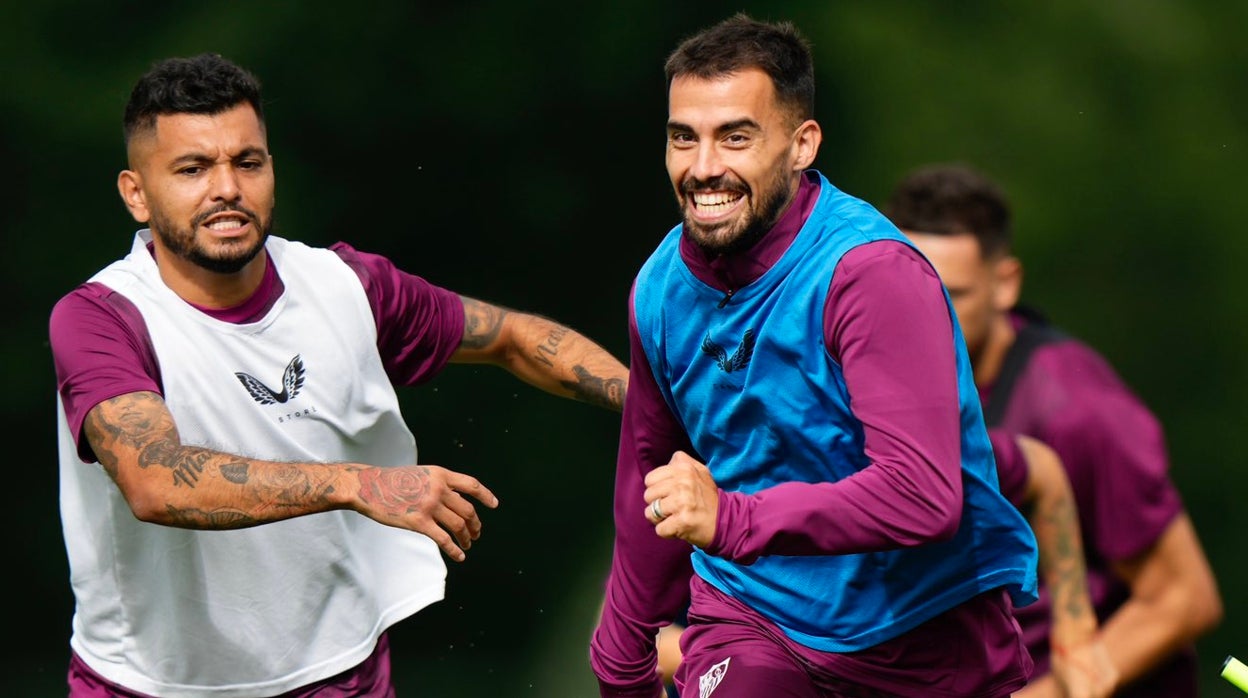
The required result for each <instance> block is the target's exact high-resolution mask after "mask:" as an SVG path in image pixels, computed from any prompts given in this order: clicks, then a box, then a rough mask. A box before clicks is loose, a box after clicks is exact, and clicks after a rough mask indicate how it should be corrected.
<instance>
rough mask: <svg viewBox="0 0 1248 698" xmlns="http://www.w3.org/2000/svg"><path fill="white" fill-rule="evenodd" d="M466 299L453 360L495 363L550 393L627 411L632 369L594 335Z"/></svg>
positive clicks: (529, 315) (540, 318)
mask: <svg viewBox="0 0 1248 698" xmlns="http://www.w3.org/2000/svg"><path fill="white" fill-rule="evenodd" d="M461 298H462V300H463V302H464V338H463V342H462V343H461V344H460V346H459V348H458V349H456V350H455V353H454V354H452V355H451V362H453V363H490V364H494V365H496V366H500V367H502V368H505V369H507V370H508V371H510V372H511V373H513V374H514V375H515V376H516V377H518V378H520V379H521V380H523V381H524V382H526V383H529V384H530V385H533V386H536V387H538V388H541V389H542V390H545V391H546V392H548V393H552V394H554V395H559V396H561V397H568V398H573V399H576V400H580V401H582V402H588V403H591V404H595V405H598V406H600V407H607V408H609V409H613V410H615V411H617V412H619V411H621V410H623V409H624V394H625V391H626V389H627V387H628V369H627V368H626V367H625V366H624V364H622V363H620V361H619V360H618V359H616V358H615V357H614V356H612V355H611V354H610V353H609V352H607V351H606V350H605V349H603V348H602V347H601V346H599V345H598V344H596V343H594V342H593V341H592V340H590V339H589V338H588V337H586V336H584V335H582V334H580V333H579V332H577V331H575V330H573V329H570V328H568V327H566V326H564V325H561V324H559V323H557V322H554V321H553V320H548V319H546V318H544V317H540V316H537V315H532V314H529V313H522V312H518V311H515V310H510V309H508V308H504V307H502V306H497V305H492V304H490V303H486V302H483V301H479V300H476V299H473V298H468V297H466V296H465V297H461Z"/></svg>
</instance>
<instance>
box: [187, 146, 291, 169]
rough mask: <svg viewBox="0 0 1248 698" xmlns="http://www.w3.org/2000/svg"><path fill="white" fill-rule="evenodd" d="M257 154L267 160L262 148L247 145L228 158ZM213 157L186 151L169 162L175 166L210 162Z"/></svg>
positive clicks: (238, 158)
mask: <svg viewBox="0 0 1248 698" xmlns="http://www.w3.org/2000/svg"><path fill="white" fill-rule="evenodd" d="M257 156H258V157H260V158H262V159H266V160H267V159H268V152H267V151H266V150H265V149H264V148H261V147H259V146H249V147H246V148H243V149H242V150H240V151H238V153H237V154H235V155H231V156H230V160H241V159H243V158H248V157H257ZM214 159H215V158H213V157H212V156H210V155H208V154H207V153H187V154H186V155H180V156H178V157H176V158H174V159H173V161H172V162H171V163H169V164H170V165H172V166H174V167H176V166H178V165H183V164H188V163H204V162H212V161H213V160H214Z"/></svg>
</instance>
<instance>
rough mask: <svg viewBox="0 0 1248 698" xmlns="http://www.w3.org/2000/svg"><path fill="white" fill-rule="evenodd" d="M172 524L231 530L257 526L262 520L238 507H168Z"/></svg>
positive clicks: (182, 526) (185, 526)
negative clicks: (248, 514) (206, 509)
mask: <svg viewBox="0 0 1248 698" xmlns="http://www.w3.org/2000/svg"><path fill="white" fill-rule="evenodd" d="M166 512H167V513H168V514H169V523H170V525H171V526H178V527H180V528H207V529H213V530H230V529H236V528H247V527H248V526H255V525H256V524H258V523H260V521H258V520H256V519H254V518H252V517H250V516H247V514H246V513H244V512H241V511H238V510H236V509H218V510H216V511H204V510H202V509H179V508H177V507H173V506H170V507H166Z"/></svg>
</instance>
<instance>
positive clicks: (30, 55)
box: [0, 0, 1248, 698]
mask: <svg viewBox="0 0 1248 698" xmlns="http://www.w3.org/2000/svg"><path fill="white" fill-rule="evenodd" d="M736 10H747V11H750V12H751V13H752V14H754V15H755V16H757V17H759V18H763V19H791V20H793V21H794V22H796V23H797V24H798V25H799V27H800V28H801V29H802V30H803V31H804V32H805V33H806V34H807V35H808V36H809V38H810V39H811V40H812V42H813V43H814V46H815V53H816V58H817V68H816V72H817V80H818V85H819V93H818V106H817V117H818V119H819V121H820V122H821V124H822V126H823V129H824V139H825V140H824V144H823V147H822V150H821V153H820V155H819V158H818V160H817V163H816V165H817V167H819V169H821V170H822V171H823V172H824V173H825V174H827V175H828V176H829V177H830V178H831V180H832V181H833V182H834V183H836V184H837V185H838V186H839V187H840V188H842V189H844V190H846V191H848V192H850V193H853V194H856V195H858V196H861V197H863V198H865V199H867V200H870V201H873V202H876V203H879V202H882V200H883V198H884V196H885V195H886V194H887V192H888V191H889V188H890V187H891V185H892V183H893V182H894V181H895V180H896V179H897V178H898V177H900V176H901V175H902V173H903V172H905V171H906V170H908V169H909V168H910V167H912V166H914V165H917V164H920V163H924V162H929V161H934V160H963V161H967V162H970V163H972V164H974V165H977V166H978V167H980V168H981V169H983V170H984V171H986V172H987V173H988V174H990V175H991V176H993V177H995V178H996V179H998V180H999V181H1000V182H1001V183H1002V184H1003V185H1004V186H1005V187H1006V189H1007V190H1008V191H1009V192H1010V193H1011V195H1012V198H1013V201H1014V206H1015V213H1016V218H1017V237H1018V251H1019V253H1020V255H1021V257H1022V258H1023V260H1024V262H1025V264H1026V267H1027V283H1026V286H1025V289H1024V298H1025V299H1026V300H1027V301H1028V302H1030V303H1033V304H1036V305H1039V306H1042V307H1043V308H1045V309H1046V310H1047V311H1048V312H1049V313H1050V314H1051V315H1052V316H1053V317H1054V318H1055V319H1056V320H1057V321H1058V322H1059V323H1060V324H1062V325H1064V326H1065V327H1066V328H1067V329H1069V330H1071V331H1073V332H1074V333H1076V334H1078V335H1081V336H1082V337H1084V338H1085V339H1087V340H1088V341H1089V342H1090V343H1091V344H1093V345H1094V346H1096V347H1098V348H1099V349H1101V350H1102V351H1103V352H1104V353H1105V355H1106V356H1107V357H1108V358H1109V359H1110V360H1111V361H1112V362H1113V363H1114V364H1115V366H1116V367H1117V368H1118V369H1119V371H1120V373H1121V374H1122V375H1123V376H1124V378H1126V380H1127V381H1128V382H1129V383H1131V384H1132V385H1133V386H1134V387H1135V388H1136V390H1137V391H1138V393H1139V394H1140V396H1141V397H1142V398H1143V399H1144V400H1145V401H1146V402H1147V403H1148V404H1149V405H1151V406H1152V407H1153V408H1154V409H1155V410H1156V412H1157V414H1158V415H1159V416H1160V417H1161V419H1162V420H1163V422H1164V423H1165V425H1166V427H1167V430H1168V432H1167V433H1168V439H1169V447H1170V450H1171V456H1172V467H1173V474H1174V478H1175V480H1176V481H1177V482H1178V485H1179V487H1180V489H1181V491H1182V493H1183V495H1184V497H1185V500H1186V502H1187V504H1188V506H1189V508H1190V509H1191V513H1192V516H1193V518H1194V520H1195V522H1196V525H1197V527H1198V529H1199V531H1200V533H1201V535H1202V537H1203V539H1204V542H1205V545H1206V548H1207V552H1208V554H1209V556H1210V558H1211V560H1212V563H1213V566H1214V569H1215V571H1216V573H1217V575H1218V579H1219V582H1220V585H1221V588H1222V592H1223V594H1224V597H1225V600H1226V607H1227V614H1226V619H1225V621H1224V623H1223V624H1222V626H1221V627H1220V628H1219V629H1218V631H1217V632H1215V633H1214V634H1213V635H1211V636H1209V637H1207V638H1205V639H1204V640H1202V642H1201V643H1200V650H1201V656H1202V664H1203V674H1202V680H1203V682H1204V688H1205V692H1204V695H1207V696H1235V695H1240V693H1239V692H1238V691H1237V690H1236V689H1235V688H1233V687H1231V686H1230V685H1229V684H1227V683H1226V682H1225V681H1223V680H1222V679H1221V678H1219V676H1218V672H1219V670H1220V666H1221V661H1222V659H1223V658H1224V657H1225V656H1226V655H1227V654H1238V655H1239V656H1241V657H1245V656H1248V628H1245V626H1244V621H1243V616H1244V613H1245V611H1246V610H1248V608H1246V607H1245V600H1246V597H1245V596H1244V595H1242V594H1241V593H1240V590H1241V588H1242V587H1243V586H1244V583H1245V581H1246V579H1245V577H1246V576H1248V566H1246V565H1245V563H1244V562H1243V559H1244V558H1243V549H1242V548H1241V547H1240V546H1241V545H1242V544H1243V543H1242V539H1243V535H1244V533H1245V532H1246V531H1248V511H1246V508H1245V507H1244V506H1243V505H1242V504H1241V502H1242V500H1243V498H1242V494H1241V493H1240V492H1239V488H1240V483H1241V482H1242V481H1243V480H1242V478H1241V475H1242V474H1243V472H1244V461H1245V458H1244V457H1243V455H1242V451H1241V448H1242V447H1241V439H1242V435H1243V434H1244V433H1245V429H1244V426H1245V424H1246V420H1245V417H1246V415H1245V404H1246V403H1245V400H1244V399H1243V392H1244V388H1245V386H1248V379H1246V376H1245V371H1246V370H1248V362H1246V361H1245V360H1244V356H1245V354H1246V353H1248V334H1246V332H1245V329H1244V319H1245V318H1248V312H1246V310H1248V309H1246V308H1245V305H1246V304H1248V278H1246V277H1245V274H1244V272H1243V270H1244V269H1245V265H1246V263H1248V242H1246V238H1245V235H1244V232H1245V230H1244V226H1245V222H1246V221H1248V203H1246V201H1248V197H1245V195H1244V193H1243V191H1242V190H1243V189H1244V185H1245V182H1246V181H1248V180H1246V178H1245V170H1244V163H1245V157H1244V156H1245V151H1246V147H1248V116H1246V115H1248V90H1246V89H1245V87H1246V81H1245V77H1246V73H1248V71H1246V70H1245V68H1246V66H1248V43H1246V42H1244V41H1243V30H1244V28H1245V27H1248V3H1244V2H1215V1H1214V0H1202V1H1188V2H1166V1H1162V0H1151V1H1150V0H1138V1H1130V2H1128V1H1125V0H1118V1H1105V2H1081V1H1077V0H1053V1H1051V2H1045V3H1000V2H959V3H947V2H945V3H937V2H906V3H903V2H896V1H888V2H837V3H831V2H785V1H783V0H767V1H766V2H743V3H739V4H736V5H726V4H718V3H694V2H688V3H676V2H655V1H650V0H646V1H640V0H639V1H636V2H620V1H619V0H614V1H612V0H607V1H604V2H598V3H587V2H530V3H519V2H501V1H497V0H491V1H488V2H473V1H471V0H469V1H466V2H460V3H412V2H390V1H381V2H362V3H353V4H343V3H331V2H323V1H320V0H316V1H312V0H308V1H305V2H295V1H294V0H286V1H282V2H250V3H139V2H115V3H87V2H58V1H56V0H49V1H46V2H40V3H16V2H14V3H4V4H3V7H0V59H2V61H3V66H4V69H3V71H0V158H2V160H0V162H2V163H3V167H4V169H5V171H6V173H5V177H4V180H5V182H6V183H7V184H6V186H5V187H4V190H5V197H4V205H3V206H2V207H0V230H3V234H4V248H5V252H6V254H4V255H3V260H2V262H0V263H2V264H3V265H4V266H3V271H4V273H3V274H2V275H0V284H2V285H3V286H0V291H2V292H3V294H4V297H6V298H8V299H9V302H10V303H11V304H12V305H13V306H14V308H13V309H14V311H15V312H14V313H13V315H12V316H11V319H10V320H9V321H8V322H7V330H6V333H5V335H6V338H5V342H4V345H3V351H4V356H3V361H2V362H0V365H2V366H3V371H4V372H5V373H4V384H5V385H7V386H9V388H8V389H9V393H8V394H9V396H10V397H12V398H13V399H12V400H6V401H4V403H3V406H0V409H2V410H3V423H4V425H5V427H4V428H5V433H6V439H5V440H6V442H7V443H9V444H10V445H11V446H13V451H10V456H9V461H8V462H9V466H8V472H10V474H11V475H12V477H11V478H10V479H9V482H10V485H9V492H10V495H9V504H8V505H7V506H5V507H3V511H4V513H3V517H4V518H3V521H2V523H0V526H2V530H3V531H4V535H5V537H6V540H7V546H6V547H7V549H8V550H9V551H11V552H13V553H16V558H15V559H11V560H10V564H13V565H14V566H13V568H10V571H9V572H8V573H7V577H8V578H9V580H10V581H9V582H8V583H7V584H6V588H8V589H9V592H8V594H9V599H10V602H9V603H10V609H11V610H10V614H11V617H10V621H9V622H8V623H7V627H8V628H9V636H10V642H9V643H8V645H9V647H10V648H11V649H10V650H9V651H8V652H6V653H5V654H4V657H3V659H2V660H0V694H3V695H5V696H35V697H42V696H57V695H61V696H63V695H65V689H64V680H63V676H64V672H65V662H66V657H67V652H68V650H67V644H66V641H67V637H68V625H69V618H70V614H71V611H72V601H71V598H70V595H69V588H68V581H67V569H66V563H65V552H64V547H63V545H62V543H61V539H60V523H59V518H58V515H57V495H56V463H55V452H54V435H53V429H54V423H55V419H54V410H55V407H54V375H53V371H52V365H51V360H50V357H49V354H48V350H47V342H46V323H47V316H48V312H49V310H50V309H51V307H52V304H53V303H54V302H55V301H56V300H57V298H59V297H60V296H61V295H62V294H64V293H65V292H67V291H69V290H70V289H71V288H73V287H74V286H75V285H76V284H78V283H80V282H81V281H83V280H85V279H86V278H87V277H88V276H90V275H91V274H92V273H94V272H95V271H96V270H97V269H99V268H100V267H102V266H103V265H104V264H106V263H107V262H110V261H112V260H113V259H115V258H117V257H119V256H121V255H122V254H124V253H125V252H126V251H127V250H128V247H129V242H130V238H131V235H132V233H133V230H134V228H135V225H134V224H133V222H132V221H131V219H130V218H129V216H128V214H127V213H126V211H125V209H124V208H123V206H122V204H121V202H120V199H119V198H118V196H117V193H116V188H115V184H114V182H115V179H116V175H117V172H118V171H119V170H121V169H122V168H123V167H124V164H125V163H124V152H123V149H122V145H121V125H120V122H121V112H122V108H123V105H124V103H125V100H126V97H127V96H128V93H129V89H130V87H131V85H132V83H133V81H134V80H135V79H136V78H137V77H138V75H139V74H141V73H142V72H143V71H144V70H146V69H147V67H149V65H150V64H151V63H152V62H153V61H154V60H156V59H158V58H161V57H165V56H170V55H190V54H194V53H199V52H202V51H215V52H219V53H222V54H224V55H225V56H227V57H229V58H231V59H234V60H236V61H238V62H240V63H242V64H243V65H245V66H248V67H249V68H251V69H252V70H253V71H254V72H256V73H257V74H258V75H259V76H260V78H261V79H262V81H263V82H264V84H265V88H266V98H267V109H268V121H269V129H270V145H271V147H272V150H273V152H274V153H275V157H276V167H277V172H278V173H279V174H278V200H279V205H278V216H277V226H278V232H279V234H281V235H283V236H286V237H291V238H297V239H300V240H303V241H306V242H310V243H314V244H328V243H331V242H333V241H335V240H339V239H342V240H346V241H349V242H351V243H352V244H354V245H355V246H357V247H358V248H360V249H363V250H367V251H374V252H380V253H384V254H387V255H389V256H390V257H392V258H393V259H394V260H395V261H396V262H398V263H399V265H400V266H402V267H404V268H406V269H408V270H410V271H412V272H414V273H417V274H420V275H422V276H425V277H426V278H428V279H429V280H431V281H433V282H435V283H438V284H442V285H445V286H448V287H450V288H452V289H455V290H457V291H459V292H461V293H464V294H467V295H472V296H476V297H479V298H483V299H487V300H491V301H495V302H498V303H502V304H505V305H509V306H512V307H516V308H522V309H526V310H532V311H536V312H540V313H542V314H546V315H549V316H552V317H555V318H558V319H560V320H562V321H564V322H566V323H568V324H570V325H571V326H573V327H576V328H577V329H579V330H581V331H583V332H585V333H586V334H588V335H590V336H592V337H594V338H596V339H597V340H599V341H600V342H601V343H602V344H604V345H605V346H607V347H608V348H609V349H611V350H612V351H614V352H615V353H616V354H617V355H619V356H621V357H623V356H625V353H626V346H627V345H626V338H625V323H626V313H625V302H626V295H627V292H628V288H629V284H630V282H631V280H632V276H633V273H634V272H635V271H636V269H637V268H638V266H639V265H640V264H641V262H642V261H643V260H644V259H645V257H646V255H647V254H648V253H649V252H650V250H651V249H652V248H653V246H654V245H655V244H656V243H657V241H658V240H659V239H660V238H661V236H662V235H663V233H664V232H665V231H666V230H667V229H668V228H669V227H670V226H671V225H672V224H673V223H674V222H675V221H676V208H675V206H674V204H673V203H672V197H671V194H670V191H669V185H668V183H667V179H666V173H665V171H664V167H663V141H664V131H663V124H664V120H665V117H666V106H665V105H666V102H665V100H666V94H665V89H664V84H663V76H662V70H661V66H662V62H663V60H664V58H665V56H666V54H667V52H668V51H669V50H670V49H671V48H672V47H673V46H674V45H675V44H676V42H677V41H678V40H679V39H681V38H682V37H684V36H685V35H687V34H689V33H691V32H693V31H695V30H696V29H698V28H701V27H702V26H705V25H707V24H709V23H712V22H714V21H717V20H719V19H722V18H724V17H726V16H728V15H729V14H731V13H732V12H734V11H736ZM402 397H403V400H404V406H405V409H406V414H407V416H408V418H409V421H410V422H411V424H412V427H413V430H414V431H415V432H416V435H417V440H418V443H419V445H420V447H421V455H422V460H423V461H425V462H429V463H436V464H440V465H445V466H447V467H451V468H454V469H459V470H466V471H469V472H472V473H474V474H476V475H478V476H479V477H480V478H481V479H482V480H483V481H484V482H485V483H486V484H487V485H489V486H490V487H491V488H492V489H493V490H494V491H495V492H496V493H498V494H499V495H500V497H501V499H502V506H501V507H500V508H499V509H498V510H497V511H493V512H489V513H487V514H486V515H485V521H486V533H485V537H484V538H483V540H482V541H481V543H480V544H479V545H478V546H475V547H474V548H473V550H472V554H471V555H470V556H469V559H468V561H467V562H466V563H465V564H463V565H456V566H454V567H453V569H452V570H451V571H450V579H449V591H448V595H447V598H446V600H445V601H443V602H442V603H439V604H436V605H435V606H433V607H430V608H429V609H427V610H426V611H425V612H422V613H421V614H419V615H417V616H416V617H415V618H413V619H410V620H408V621H407V622H405V623H403V624H402V625H400V626H399V627H398V629H397V630H396V631H395V633H394V660H395V674H396V682H397V684H398V688H399V695H400V696H403V697H406V698H410V697H412V696H493V697H501V696H507V697H510V696H553V697H558V698H562V697H565V696H588V695H593V694H594V684H593V681H592V678H591V676H590V673H589V670H588V664H587V660H586V654H587V650H586V644H587V640H588V636H589V633H590V630H591V626H592V622H593V615H594V613H595V610H596V606H597V603H598V598H599V596H598V595H599V592H600V590H601V584H602V581H603V575H604V572H605V569H606V567H607V565H608V562H609V555H610V551H609V542H610V536H611V514H610V499H611V486H612V469H613V459H614V454H615V446H616V443H615V439H616V435H617V426H618V420H617V418H616V416H615V415H614V414H611V413H608V412H605V411H602V410H598V409H595V408H591V407H588V406H585V405H581V404H576V403H571V402H569V401H563V400H557V399H554V398H551V397H549V396H546V395H544V394H542V393H539V392H537V391H535V390H532V389H529V388H527V387H526V386H523V385H521V384H520V383H518V382H516V381H514V380H512V379H511V378H510V377H509V376H507V375H506V374H504V373H502V372H501V371H498V370H496V369H487V368H482V369H476V368H470V367H461V366H455V367H451V369H450V370H448V371H447V372H446V373H445V374H443V375H442V376H440V377H438V378H437V379H436V380H434V381H433V382H432V383H431V384H429V385H427V386H425V387H423V388H418V389H415V390H410V391H407V392H405V393H403V395H402ZM152 583H153V584H160V583H162V580H158V579H154V580H152ZM6 685H7V688H3V687H4V686H6Z"/></svg>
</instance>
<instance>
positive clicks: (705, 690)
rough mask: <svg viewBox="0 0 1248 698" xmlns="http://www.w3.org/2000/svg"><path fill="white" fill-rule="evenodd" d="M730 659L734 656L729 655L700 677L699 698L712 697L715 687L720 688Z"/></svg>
mask: <svg viewBox="0 0 1248 698" xmlns="http://www.w3.org/2000/svg"><path fill="white" fill-rule="evenodd" d="M730 661H732V657H728V658H727V659H725V660H724V661H722V662H720V663H719V664H716V665H715V666H713V667H711V668H710V670H709V671H707V672H706V673H705V674H703V675H701V676H699V677H698V698H710V695H711V694H712V693H714V692H715V689H716V688H719V683H720V682H721V681H723V680H724V674H727V673H728V662H730Z"/></svg>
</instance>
